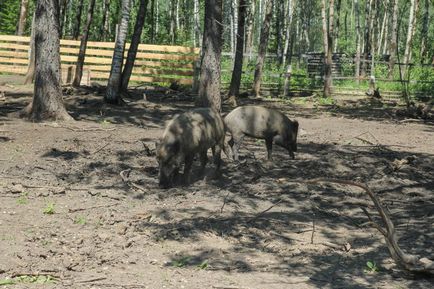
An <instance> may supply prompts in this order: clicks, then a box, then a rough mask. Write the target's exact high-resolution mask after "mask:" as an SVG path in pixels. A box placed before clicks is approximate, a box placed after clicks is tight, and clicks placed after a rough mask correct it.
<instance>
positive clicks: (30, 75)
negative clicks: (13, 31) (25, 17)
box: [24, 12, 36, 84]
mask: <svg viewBox="0 0 434 289" xmlns="http://www.w3.org/2000/svg"><path fill="white" fill-rule="evenodd" d="M35 19H36V16H35V12H33V17H32V32H30V58H29V65H28V67H27V72H26V76H25V79H24V84H30V83H32V82H33V81H34V79H35V67H36V63H35V62H36V61H35V29H36V28H35Z"/></svg>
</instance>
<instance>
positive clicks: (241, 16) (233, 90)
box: [228, 0, 246, 106]
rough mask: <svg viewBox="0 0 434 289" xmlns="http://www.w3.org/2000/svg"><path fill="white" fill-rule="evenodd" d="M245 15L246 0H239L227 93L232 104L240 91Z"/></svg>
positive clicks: (234, 104) (235, 102)
mask: <svg viewBox="0 0 434 289" xmlns="http://www.w3.org/2000/svg"><path fill="white" fill-rule="evenodd" d="M245 16H246V0H239V3H238V29H237V31H238V33H237V45H236V50H235V61H234V69H233V70H232V78H231V84H230V86H229V94H228V98H229V102H230V103H231V104H232V105H233V106H236V105H237V101H236V98H237V97H238V94H239V92H240V84H241V74H242V72H243V58H244V24H245Z"/></svg>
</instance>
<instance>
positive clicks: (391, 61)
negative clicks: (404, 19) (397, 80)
mask: <svg viewBox="0 0 434 289" xmlns="http://www.w3.org/2000/svg"><path fill="white" fill-rule="evenodd" d="M390 33H391V36H390V47H389V54H390V59H389V71H388V73H387V77H388V78H389V79H392V78H393V69H394V68H395V63H396V53H397V48H398V46H397V45H398V43H397V40H398V0H393V12H392V31H390Z"/></svg>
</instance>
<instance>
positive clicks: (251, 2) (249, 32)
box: [244, 0, 256, 60]
mask: <svg viewBox="0 0 434 289" xmlns="http://www.w3.org/2000/svg"><path fill="white" fill-rule="evenodd" d="M247 5H248V6H249V7H248V10H247V16H246V23H247V27H246V41H245V44H244V51H245V53H246V54H247V55H248V56H249V60H250V59H252V48H253V20H254V17H255V7H256V1H255V0H248V4H247Z"/></svg>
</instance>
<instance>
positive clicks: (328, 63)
mask: <svg viewBox="0 0 434 289" xmlns="http://www.w3.org/2000/svg"><path fill="white" fill-rule="evenodd" d="M326 14H327V13H326V1H325V0H322V7H321V16H322V23H323V26H322V27H323V41H324V53H325V55H324V59H325V63H324V90H323V95H324V97H330V96H331V87H332V64H333V23H334V18H333V17H334V0H330V2H329V18H328V23H327V15H326Z"/></svg>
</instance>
